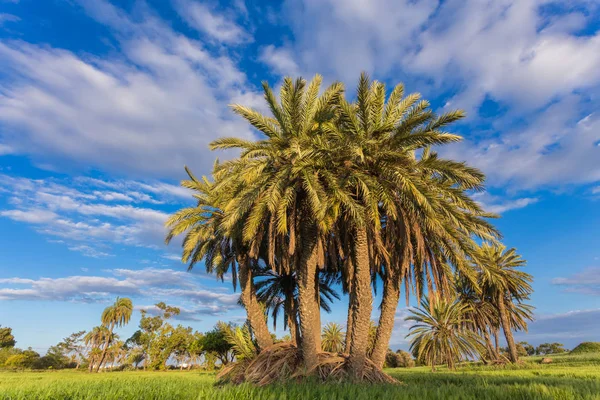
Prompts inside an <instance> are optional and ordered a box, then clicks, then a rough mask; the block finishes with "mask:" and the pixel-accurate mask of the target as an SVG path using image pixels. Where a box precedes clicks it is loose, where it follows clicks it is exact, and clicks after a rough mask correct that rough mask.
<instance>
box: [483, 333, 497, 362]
mask: <svg viewBox="0 0 600 400" xmlns="http://www.w3.org/2000/svg"><path fill="white" fill-rule="evenodd" d="M483 338H484V339H485V345H486V347H487V351H488V356H489V357H490V359H493V360H497V359H498V355H497V354H496V351H495V350H494V346H493V345H492V340H491V339H490V333H489V332H488V330H487V329H484V330H483Z"/></svg>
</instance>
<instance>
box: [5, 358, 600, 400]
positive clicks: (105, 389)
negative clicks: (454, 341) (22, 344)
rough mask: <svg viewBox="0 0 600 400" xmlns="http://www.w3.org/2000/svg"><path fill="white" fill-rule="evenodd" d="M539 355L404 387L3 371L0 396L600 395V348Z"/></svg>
mask: <svg viewBox="0 0 600 400" xmlns="http://www.w3.org/2000/svg"><path fill="white" fill-rule="evenodd" d="M549 357H550V358H552V359H553V363H552V364H548V365H540V364H537V361H539V357H531V358H529V359H526V363H525V364H524V365H523V366H521V367H519V368H517V367H508V368H500V367H495V368H492V367H485V366H473V365H471V366H465V367H462V368H460V369H459V370H458V371H448V370H444V369H439V371H438V372H435V373H431V372H429V370H428V369H427V368H424V367H419V368H412V369H390V370H388V371H387V372H388V373H389V374H391V375H392V376H394V377H395V378H397V379H399V380H400V381H402V382H403V384H402V385H393V386H392V385H353V384H341V385H334V384H328V385H325V384H315V383H304V384H285V385H273V386H268V387H264V388H258V387H253V386H250V385H246V384H245V385H239V386H224V387H215V386H214V375H213V374H207V373H201V372H196V371H190V372H179V371H171V372H141V371H140V372H113V373H101V374H87V373H85V372H79V371H53V372H50V371H49V372H0V399H7V400H8V399H10V400H17V399H18V400H20V399H78V400H79V399H120V400H128V399H215V400H233V399H258V400H279V399H282V400H300V399H328V400H341V399H347V400H362V399H368V400H373V399H600V353H596V354H582V355H576V356H573V355H568V354H565V355H555V356H549Z"/></svg>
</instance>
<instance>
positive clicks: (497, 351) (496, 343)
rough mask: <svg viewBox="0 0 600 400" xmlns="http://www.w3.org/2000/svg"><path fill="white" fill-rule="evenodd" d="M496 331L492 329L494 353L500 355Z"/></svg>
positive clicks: (496, 329)
mask: <svg viewBox="0 0 600 400" xmlns="http://www.w3.org/2000/svg"><path fill="white" fill-rule="evenodd" d="M498 330H499V329H498V328H495V329H494V350H495V351H496V354H500V340H499V339H498V336H499V335H500V333H499V332H498Z"/></svg>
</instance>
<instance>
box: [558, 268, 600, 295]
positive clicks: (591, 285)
mask: <svg viewBox="0 0 600 400" xmlns="http://www.w3.org/2000/svg"><path fill="white" fill-rule="evenodd" d="M552 284H553V285H559V286H562V287H564V288H565V291H566V292H571V293H582V294H590V295H595V296H600V267H590V268H586V269H584V270H583V271H581V272H578V273H575V274H573V275H571V276H570V277H568V278H554V279H552Z"/></svg>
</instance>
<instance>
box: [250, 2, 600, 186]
mask: <svg viewBox="0 0 600 400" xmlns="http://www.w3.org/2000/svg"><path fill="white" fill-rule="evenodd" d="M552 7H553V8H555V9H560V12H548V11H547V8H552ZM599 11H600V8H598V7H597V6H595V5H594V3H593V2H587V1H575V2H571V3H569V5H566V4H563V3H561V2H554V1H546V0H519V1H516V0H498V1H494V2H489V1H488V2H482V1H479V0H468V1H463V0H449V1H445V2H439V1H433V0H432V1H421V2H413V1H390V0H377V1H372V2H363V1H358V0H357V1H339V0H327V1H315V0H304V1H302V2H291V1H290V2H288V3H287V7H286V8H285V11H284V15H287V16H288V20H289V22H290V24H291V26H292V31H293V36H294V39H295V41H294V42H291V43H288V42H285V44H284V45H282V47H279V48H273V47H267V48H266V49H265V50H263V52H264V54H267V55H270V56H271V57H262V58H261V60H262V61H263V62H264V63H265V64H267V65H269V66H270V67H271V68H272V69H273V70H274V71H276V72H279V73H281V74H283V73H285V72H287V70H299V71H301V72H302V73H303V74H304V75H311V74H312V73H314V72H321V73H324V74H325V75H326V77H329V79H342V80H343V81H345V82H346V83H347V84H348V85H349V86H350V88H351V87H352V86H353V85H354V82H356V80H357V77H358V74H359V72H360V71H361V70H366V71H368V72H371V73H373V74H374V75H375V76H376V77H377V78H379V79H384V80H386V79H388V78H393V79H394V82H393V83H396V82H397V80H398V79H401V80H405V81H406V82H407V83H409V86H413V85H414V86H415V87H416V88H417V89H418V90H419V91H421V92H423V93H424V94H425V96H426V97H430V98H431V97H433V98H434V99H435V97H437V96H439V95H440V94H441V95H442V96H445V97H442V98H441V100H443V101H444V102H446V103H447V104H448V106H449V107H457V108H466V109H467V110H468V114H469V119H468V120H467V123H469V124H471V126H469V127H468V128H467V129H466V130H467V131H468V132H469V133H468V138H469V139H470V141H469V142H467V143H465V144H463V145H459V146H455V149H456V151H455V152H451V155H452V156H455V157H458V158H460V159H466V160H467V161H468V162H469V163H472V164H475V165H476V166H479V167H480V168H482V169H483V170H484V172H486V174H488V176H489V177H490V179H489V182H490V184H491V185H493V186H496V187H511V188H512V189H514V190H520V189H537V188H539V187H540V186H546V185H547V186H560V185H565V184H584V183H589V182H594V181H597V180H600V164H599V162H600V154H599V153H598V146H597V144H598V143H599V140H600V133H599V132H600V129H599V128H598V124H599V123H600V122H599V121H600V120H599V119H598V116H597V115H595V114H592V115H591V116H589V118H588V119H587V120H586V119H583V120H581V121H580V123H577V121H579V120H580V119H581V118H582V117H583V116H585V115H587V114H590V113H592V112H593V111H594V110H595V109H597V108H598V90H599V89H600V32H598V31H597V30H592V32H591V33H588V34H585V35H582V34H580V32H581V31H583V30H585V29H586V28H592V24H593V20H594V17H595V16H597V15H598V12H599ZM465 21H467V22H465ZM294 65H297V66H298V68H291V67H290V66H294ZM485 100H491V101H495V102H496V103H498V106H499V108H500V109H501V110H502V112H501V113H499V115H494V116H490V117H485V116H483V115H480V116H478V115H477V114H478V111H479V109H480V106H481V104H482V103H483V102H484V101H485ZM582 113H587V114H583V115H581V114H582ZM478 117H481V118H487V120H486V121H484V122H487V123H490V121H491V124H492V127H491V128H490V129H484V130H483V131H482V132H481V133H478V131H479V127H480V126H481V125H482V124H481V122H482V121H481V120H480V119H478ZM522 121H526V122H527V124H523V123H522Z"/></svg>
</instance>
